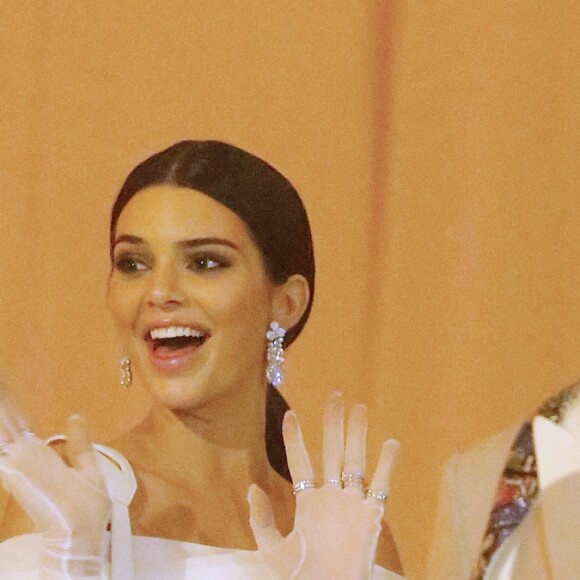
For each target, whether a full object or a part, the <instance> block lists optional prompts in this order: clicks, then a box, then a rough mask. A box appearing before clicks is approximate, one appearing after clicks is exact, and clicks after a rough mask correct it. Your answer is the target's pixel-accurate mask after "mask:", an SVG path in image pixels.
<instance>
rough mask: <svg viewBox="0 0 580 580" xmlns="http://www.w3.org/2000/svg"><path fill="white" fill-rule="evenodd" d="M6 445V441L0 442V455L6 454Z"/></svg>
mask: <svg viewBox="0 0 580 580" xmlns="http://www.w3.org/2000/svg"><path fill="white" fill-rule="evenodd" d="M8 445H9V444H8V443H0V456H4V455H8V452H7V451H6V448H7V447H8Z"/></svg>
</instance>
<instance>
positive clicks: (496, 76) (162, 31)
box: [0, 0, 580, 577]
mask: <svg viewBox="0 0 580 580" xmlns="http://www.w3.org/2000/svg"><path fill="white" fill-rule="evenodd" d="M0 18H1V21H2V26H1V27H0V50H1V54H2V60H1V63H0V70H1V79H2V82H0V188H1V189H0V240H1V243H0V280H1V284H0V328H1V329H2V332H3V338H2V339H1V340H0V369H1V373H2V375H3V377H4V382H5V383H6V385H7V388H8V389H9V390H10V391H11V392H13V393H14V396H15V397H16V398H17V399H18V400H19V401H20V403H21V404H22V405H23V406H24V407H26V409H27V410H28V413H29V414H30V416H31V417H32V419H33V422H34V424H35V427H36V429H37V430H38V431H40V432H42V433H50V432H52V431H54V430H57V429H58V428H59V426H60V424H61V422H62V420H63V418H64V417H65V416H66V415H67V414H68V413H69V412H71V411H73V410H74V411H80V412H83V413H85V414H87V415H88V416H89V417H90V419H91V422H92V424H93V425H94V430H95V432H96V434H97V436H98V437H99V438H108V437H110V436H112V435H114V434H116V433H118V432H119V431H120V430H122V429H124V428H126V427H128V426H130V425H131V424H132V423H133V422H135V421H136V420H137V419H138V418H139V416H140V415H141V414H142V413H143V412H144V411H145V409H146V405H147V398H146V396H145V395H144V394H143V393H142V392H141V391H140V390H139V389H138V388H134V389H132V390H130V391H122V390H120V388H118V387H117V368H116V358H117V357H118V355H119V346H118V345H117V343H116V341H115V338H114V333H113V331H112V326H111V324H110V322H109V320H108V318H107V315H106V312H105V308H104V285H105V280H106V276H107V270H108V263H107V228H108V211H109V206H110V203H111V201H112V199H113V198H114V196H115V193H116V190H117V189H118V187H119V185H120V184H121V182H122V179H123V177H124V176H125V174H126V173H127V172H128V171H129V170H130V169H131V168H132V167H133V165H134V164H135V163H137V162H138V161H140V160H141V159H142V158H144V157H145V156H146V155H148V154H150V153H152V152H154V151H157V150H159V149H161V148H163V147H165V146H167V145H169V144H171V143H172V142H174V141H177V140H179V139H182V138H188V137H190V138H217V139H223V140H227V141H231V142H233V143H235V144H237V145H240V146H241V147H245V148H247V149H249V150H251V151H253V152H255V153H257V154H258V155H261V156H263V157H264V158H265V159H267V160H269V161H270V162H272V163H273V164H274V165H276V166H277V167H278V168H280V169H281V171H282V172H283V173H285V174H286V175H287V176H288V177H289V178H290V179H291V180H292V181H293V182H294V184H295V185H296V186H297V188H298V189H299V191H301V193H302V195H303V198H304V200H305V203H306V205H307V208H308V210H309V213H310V216H311V221H312V226H313V229H314V236H315V244H316V253H317V260H318V271H319V278H318V288H317V299H316V304H315V309H314V311H313V315H312V320H311V323H310V324H309V325H308V327H307V328H306V330H305V332H304V335H303V337H302V338H301V340H300V341H298V343H297V344H296V346H295V347H293V349H292V350H293V351H294V352H292V353H291V357H290V361H289V363H288V367H289V368H288V375H289V377H290V378H289V381H288V384H287V386H286V387H285V388H284V393H285V394H286V395H287V397H288V399H289V400H290V402H291V404H292V405H293V406H294V407H295V408H296V409H297V410H298V411H299V412H300V414H301V416H303V417H304V422H305V423H306V428H307V435H308V439H309V441H310V442H311V444H312V446H313V447H316V445H317V441H318V434H317V433H318V424H319V414H320V409H321V407H322V405H323V401H324V399H325V398H326V395H327V393H328V392H330V391H331V390H334V389H342V390H343V391H345V393H346V394H347V399H348V401H349V402H353V401H355V400H362V401H364V402H366V403H367V404H368V405H369V407H370V410H371V417H372V420H373V422H372V426H371V429H370V431H371V445H370V448H371V449H370V455H371V457H372V459H373V460H374V458H375V456H376V451H377V448H378V444H379V441H380V440H381V439H383V438H385V437H387V436H396V437H398V438H399V439H400V440H401V441H402V443H403V451H402V457H401V462H400V466H399V469H398V472H397V475H396V478H395V484H394V489H393V497H392V501H391V504H390V506H391V515H392V520H393V525H394V528H395V531H396V533H397V536H398V538H399V543H400V548H401V551H402V555H403V559H404V564H405V567H406V569H407V572H408V574H409V575H410V576H411V577H420V575H421V570H422V566H423V562H424V556H425V551H426V546H427V544H428V541H429V534H430V522H431V519H432V517H433V513H434V508H435V496H436V488H437V480H438V476H439V469H440V466H441V464H442V462H443V461H444V460H445V459H446V457H447V456H448V455H449V454H450V453H452V452H453V451H455V450H459V449H462V448H465V447H467V446H469V445H470V444H472V443H474V442H475V441H476V440H477V439H479V438H481V437H483V436H485V435H487V434H490V433H492V432H493V431H495V430H497V429H499V428H501V427H504V426H506V425H508V424H510V423H511V422H513V421H515V420H516V419H517V418H518V417H519V416H521V415H523V414H525V413H527V412H529V411H531V410H532V409H533V408H534V407H535V405H536V404H537V403H538V402H539V401H540V400H541V399H542V398H543V397H544V396H545V395H547V394H549V393H552V392H554V391H555V390H557V389H558V387H560V386H564V385H566V384H567V383H569V382H571V381H572V380H573V379H575V378H577V377H579V376H580V360H579V358H578V352H579V351H580V334H579V333H578V332H577V331H578V328H579V326H580V325H579V323H580V297H579V292H578V288H579V287H580V284H579V282H580V268H578V247H579V246H580V212H579V201H580V200H579V192H578V185H577V178H578V135H580V126H579V119H580V111H579V105H578V103H579V102H580V99H579V94H578V93H579V90H578V89H579V79H578V75H579V73H578V71H579V70H580V68H579V64H580V62H579V61H580V55H579V50H578V48H579V47H578V41H577V38H578V33H579V32H580V29H579V22H578V18H579V17H578V10H577V4H576V2H574V1H573V0H560V2H558V3H554V4H552V5H551V6H547V5H546V4H545V3H540V2H538V3H530V2H523V1H514V2H510V3H505V2H503V1H501V0H486V1H484V2H482V1H479V2H445V3H438V2H403V1H400V2H395V1H393V2H381V1H380V0H365V1H361V2H346V1H342V2H336V1H334V2H333V1H330V0H320V1H317V2H315V3H313V2H293V3H289V2H280V1H278V0H269V1H265V0H246V1H245V2H243V3H224V2H217V1H210V0H197V1H193V0H189V1H187V0H181V1H179V0H170V1H167V2H164V3H154V2H137V1H135V0H123V1H114V2H113V1H107V2H94V3H90V2H73V1H72V0H68V1H62V0H58V1H57V0H44V1H43V2H16V1H7V0H3V1H0Z"/></svg>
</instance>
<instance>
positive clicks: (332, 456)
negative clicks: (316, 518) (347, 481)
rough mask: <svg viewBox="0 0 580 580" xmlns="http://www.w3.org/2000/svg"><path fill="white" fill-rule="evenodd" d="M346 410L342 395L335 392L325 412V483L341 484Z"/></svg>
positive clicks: (323, 448)
mask: <svg viewBox="0 0 580 580" xmlns="http://www.w3.org/2000/svg"><path fill="white" fill-rule="evenodd" d="M343 423H344V412H343V403H342V395H341V394H340V393H333V394H332V395H330V397H329V399H328V403H327V405H326V410H325V413H324V435H323V442H322V464H323V476H324V483H325V485H328V484H330V485H339V486H340V485H341V483H340V472H341V470H342V460H343V453H344V434H343V433H344V425H343Z"/></svg>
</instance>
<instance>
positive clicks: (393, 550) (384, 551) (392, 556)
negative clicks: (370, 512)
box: [377, 520, 403, 575]
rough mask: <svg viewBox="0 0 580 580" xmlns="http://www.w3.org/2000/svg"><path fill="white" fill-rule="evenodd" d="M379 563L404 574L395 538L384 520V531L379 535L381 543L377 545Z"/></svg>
mask: <svg viewBox="0 0 580 580" xmlns="http://www.w3.org/2000/svg"><path fill="white" fill-rule="evenodd" d="M377 564H378V565H379V566H382V567H383V568H386V569H387V570H391V571H392V572H396V573H397V574H401V575H402V574H403V566H402V564H401V559H400V557H399V551H398V550H397V544H396V543H395V538H394V536H393V533H392V532H391V529H390V528H389V526H388V524H387V523H386V522H385V521H384V520H383V531H382V532H381V535H380V536H379V543H378V545H377Z"/></svg>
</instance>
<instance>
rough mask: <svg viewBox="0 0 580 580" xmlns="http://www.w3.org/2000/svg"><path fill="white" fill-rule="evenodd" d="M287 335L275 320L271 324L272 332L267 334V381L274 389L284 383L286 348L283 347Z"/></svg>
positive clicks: (269, 331)
mask: <svg viewBox="0 0 580 580" xmlns="http://www.w3.org/2000/svg"><path fill="white" fill-rule="evenodd" d="M285 334H286V330H285V329H284V328H282V327H281V326H280V324H278V322H276V321H275V320H274V321H273V322H271V323H270V330H268V332H266V338H267V339H268V351H267V355H266V358H267V360H268V366H267V367H266V379H267V380H268V382H269V383H270V384H271V385H272V386H274V387H279V386H280V385H281V384H282V383H283V382H284V373H283V372H282V363H283V362H284V348H283V347H282V342H283V341H284V335H285Z"/></svg>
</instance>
